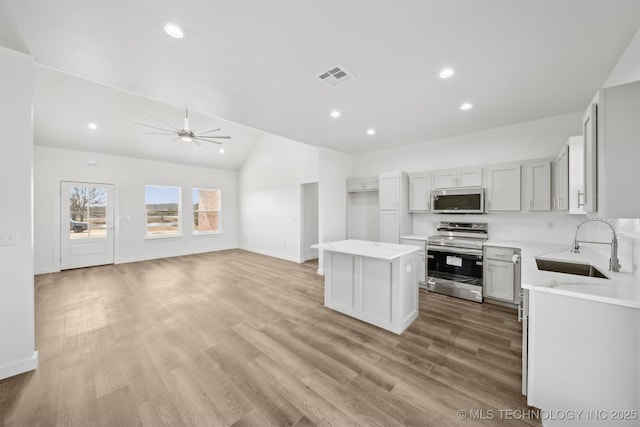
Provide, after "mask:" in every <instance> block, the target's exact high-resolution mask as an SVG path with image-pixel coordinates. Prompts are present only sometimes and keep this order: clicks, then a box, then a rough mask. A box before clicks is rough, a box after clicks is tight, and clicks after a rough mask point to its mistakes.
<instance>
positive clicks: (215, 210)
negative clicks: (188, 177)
mask: <svg viewBox="0 0 640 427" xmlns="http://www.w3.org/2000/svg"><path fill="white" fill-rule="evenodd" d="M191 196H192V202H193V231H194V232H195V233H219V232H220V190H214V189H208V188H194V189H193V190H192V192H191Z"/></svg>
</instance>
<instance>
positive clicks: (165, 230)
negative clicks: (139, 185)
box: [145, 185, 180, 236]
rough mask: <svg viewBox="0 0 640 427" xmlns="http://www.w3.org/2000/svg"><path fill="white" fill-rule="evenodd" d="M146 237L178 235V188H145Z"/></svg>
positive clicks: (150, 186) (155, 186)
mask: <svg viewBox="0 0 640 427" xmlns="http://www.w3.org/2000/svg"><path fill="white" fill-rule="evenodd" d="M145 203H146V207H147V235H150V236H158V235H159V236H163V235H164V236H167V235H179V234H180V187H165V186H159V185H147V186H145Z"/></svg>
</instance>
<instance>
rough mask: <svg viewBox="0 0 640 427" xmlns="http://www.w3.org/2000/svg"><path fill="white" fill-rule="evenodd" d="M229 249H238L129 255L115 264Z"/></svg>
mask: <svg viewBox="0 0 640 427" xmlns="http://www.w3.org/2000/svg"><path fill="white" fill-rule="evenodd" d="M229 249H236V248H235V247H229V248H217V249H203V250H195V251H176V252H167V253H164V254H153V255H143V256H136V257H128V258H119V259H117V260H116V262H115V263H114V264H129V263H131V262H140V261H151V260H154V259H162V258H173V257H177V256H187V255H198V254H206V253H208V252H218V251H226V250H229Z"/></svg>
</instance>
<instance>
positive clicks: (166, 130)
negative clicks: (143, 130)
mask: <svg viewBox="0 0 640 427" xmlns="http://www.w3.org/2000/svg"><path fill="white" fill-rule="evenodd" d="M133 124H134V125H138V126H144V127H148V128H151V129H158V130H163V131H165V132H173V130H172V129H164V128H159V127H157V126H151V125H145V124H144V123H138V122H134V123H133Z"/></svg>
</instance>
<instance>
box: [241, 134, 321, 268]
mask: <svg viewBox="0 0 640 427" xmlns="http://www.w3.org/2000/svg"><path fill="white" fill-rule="evenodd" d="M317 181H318V148H317V147H312V146H310V145H306V144H303V143H300V142H297V141H293V140H290V139H286V138H282V137H279V136H276V135H271V134H265V135H264V136H263V137H262V138H261V139H260V140H259V141H258V143H257V144H256V146H255V148H254V149H253V151H252V152H251V154H249V156H248V157H247V159H246V160H245V162H244V164H243V165H242V167H241V168H240V170H239V172H238V189H239V203H240V204H239V208H240V209H239V211H240V224H241V227H240V236H239V246H240V248H242V249H246V250H249V251H252V252H257V253H261V254H265V255H269V256H274V257H278V258H283V259H287V260H290V261H295V262H301V261H303V260H302V259H300V258H301V257H300V254H301V251H300V245H301V238H300V233H301V232H300V211H301V209H300V206H301V200H300V198H301V195H300V184H304V183H309V182H317ZM319 191H320V192H322V190H321V189H320V190H319Z"/></svg>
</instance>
